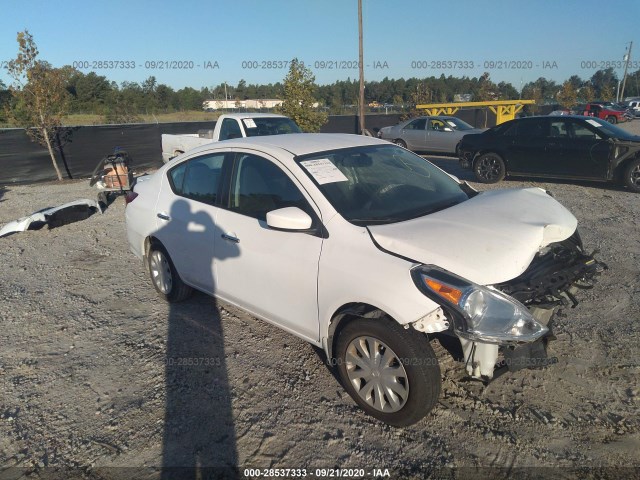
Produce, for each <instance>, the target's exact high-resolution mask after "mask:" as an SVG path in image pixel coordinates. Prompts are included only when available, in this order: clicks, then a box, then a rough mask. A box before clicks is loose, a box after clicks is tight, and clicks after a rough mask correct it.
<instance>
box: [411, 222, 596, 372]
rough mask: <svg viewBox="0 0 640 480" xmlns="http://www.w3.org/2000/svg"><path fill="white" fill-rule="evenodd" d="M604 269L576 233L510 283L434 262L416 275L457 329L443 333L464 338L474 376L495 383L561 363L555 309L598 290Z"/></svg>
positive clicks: (538, 257) (548, 248)
mask: <svg viewBox="0 0 640 480" xmlns="http://www.w3.org/2000/svg"><path fill="white" fill-rule="evenodd" d="M604 269H606V265H604V264H603V263H601V262H598V261H597V260H595V259H594V257H593V255H588V254H586V253H585V252H584V249H583V246H582V242H581V240H580V237H579V235H578V233H577V231H576V232H575V233H574V234H573V235H572V236H571V237H569V238H568V239H566V240H563V241H560V242H556V243H551V244H549V245H547V246H545V247H544V248H542V249H541V250H540V251H539V252H538V253H537V254H536V256H535V257H534V259H533V261H532V262H531V264H530V265H529V267H528V268H527V269H526V270H525V271H524V272H523V273H522V274H521V275H519V276H518V277H516V278H514V279H512V280H509V281H507V282H504V283H500V284H496V285H490V286H482V285H477V284H474V283H473V282H470V281H468V280H466V279H463V278H461V277H458V276H456V275H454V274H452V273H450V272H447V271H444V270H442V269H440V268H438V267H434V266H429V265H421V266H419V267H417V268H415V269H414V270H413V272H412V275H413V278H414V282H415V283H416V285H417V286H418V288H420V289H421V290H422V291H423V293H425V295H427V296H428V297H430V298H431V299H433V300H434V301H437V302H438V303H439V304H440V305H441V306H442V308H443V310H444V312H445V313H446V316H447V319H448V320H449V323H450V325H451V327H450V328H449V330H448V331H447V332H443V333H449V334H454V335H455V336H456V337H457V338H458V339H459V341H460V344H461V346H462V354H463V357H464V361H465V365H466V369H467V372H468V373H469V375H470V376H471V377H473V378H476V379H480V380H483V381H489V380H491V379H492V378H495V377H497V376H499V375H501V374H503V373H505V372H507V371H516V370H520V369H523V368H539V367H544V366H546V365H549V364H552V363H555V362H556V361H557V360H556V359H555V358H548V356H547V343H548V341H549V340H551V339H553V332H552V317H553V315H554V313H555V312H556V311H557V309H558V308H559V307H562V306H571V307H575V306H576V305H577V304H578V300H577V298H576V297H575V293H576V292H577V291H578V290H579V289H588V288H592V287H593V284H594V283H595V281H596V277H597V276H598V275H599V274H600V273H601V272H602V271H603V270H604Z"/></svg>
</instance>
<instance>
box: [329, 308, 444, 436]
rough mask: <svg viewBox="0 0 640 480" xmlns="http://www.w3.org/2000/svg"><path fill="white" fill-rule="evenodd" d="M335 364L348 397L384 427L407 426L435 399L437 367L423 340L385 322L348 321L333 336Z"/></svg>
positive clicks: (437, 386) (428, 409) (383, 319)
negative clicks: (385, 424)
mask: <svg viewBox="0 0 640 480" xmlns="http://www.w3.org/2000/svg"><path fill="white" fill-rule="evenodd" d="M336 361H337V365H338V373H339V376H340V380H341V381H342V384H343V386H344V388H345V389H346V390H347V392H349V395H351V397H352V398H353V399H354V400H355V402H356V403H357V404H358V405H360V407H362V409H363V410H364V411H365V412H366V413H368V414H369V415H371V416H372V417H375V418H377V419H378V420H381V421H383V422H385V423H387V424H389V425H393V426H396V427H405V426H408V425H412V424H414V423H416V422H418V421H420V420H421V419H422V418H423V417H424V416H425V415H427V414H428V413H429V412H430V411H431V409H432V408H433V407H434V406H435V404H436V402H437V401H438V396H439V395H440V384H441V378H440V367H439V365H438V360H437V358H436V356H435V353H434V352H433V349H432V348H431V345H430V344H429V340H428V339H427V337H426V336H425V335H424V334H422V333H420V332H418V331H415V330H405V329H404V328H402V327H401V326H400V325H399V324H398V323H397V322H395V321H394V320H392V319H391V318H388V317H382V318H379V319H376V320H363V319H362V320H361V319H358V320H353V321H351V322H349V323H348V324H347V325H346V326H345V327H344V328H343V329H342V330H341V331H340V334H339V336H338V340H337V344H336Z"/></svg>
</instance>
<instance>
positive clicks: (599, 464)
mask: <svg viewBox="0 0 640 480" xmlns="http://www.w3.org/2000/svg"><path fill="white" fill-rule="evenodd" d="M626 128H633V129H635V130H640V120H636V121H635V122H634V124H632V125H628V126H627V127H626ZM434 161H435V162H436V163H437V164H438V165H440V166H441V167H443V168H445V169H446V170H448V171H450V172H452V173H454V174H458V175H459V176H461V177H462V178H466V179H471V178H472V177H471V176H470V175H469V173H468V172H464V171H460V170H459V169H458V166H457V161H456V160H454V159H445V158H441V157H440V158H436V159H434ZM473 185H474V186H476V187H477V188H479V189H486V188H487V187H486V186H483V185H477V184H475V183H474V184H473ZM529 185H537V186H541V187H543V188H546V189H549V190H551V191H552V192H553V194H554V195H555V196H556V198H557V199H558V200H559V201H560V202H562V203H563V204H564V205H566V206H567V207H568V208H569V209H570V210H571V211H572V212H573V213H574V214H575V215H576V217H577V218H578V221H579V224H580V227H579V228H580V231H581V233H582V237H583V240H584V243H585V245H586V247H587V249H598V250H599V251H600V253H599V254H598V258H599V259H601V260H602V261H604V262H606V263H607V264H608V265H609V270H608V271H607V272H606V273H605V274H604V275H603V276H602V277H601V281H600V283H599V284H598V285H597V286H596V288H595V289H594V290H592V291H587V292H582V294H581V295H580V299H581V300H582V302H581V303H580V304H579V305H578V306H577V307H576V308H575V309H566V310H564V312H563V315H561V316H559V317H558V318H557V319H556V334H557V340H556V341H555V342H553V343H552V344H551V354H552V355H554V356H557V357H558V363H557V364H556V365H554V366H552V367H550V368H547V369H544V370H527V371H520V372H516V373H512V374H507V375H505V376H502V377H500V378H499V379H497V380H495V381H494V382H492V383H490V384H489V385H488V386H487V387H484V386H482V385H481V384H479V383H476V382H468V381H465V378H464V371H463V368H462V366H461V365H460V364H458V363H456V362H454V361H453V360H452V359H451V358H450V357H449V356H448V355H447V354H446V353H445V352H444V351H439V352H438V353H439V358H440V360H441V364H442V373H443V380H444V383H443V393H442V395H441V402H440V404H439V405H438V406H437V407H436V408H435V410H434V411H433V412H432V413H431V414H430V415H429V416H428V417H427V418H426V419H425V420H423V421H422V422H420V423H419V424H417V425H415V426H413V427H411V428H406V429H393V428H389V427H387V426H385V425H383V424H381V423H379V422H377V421H375V420H373V419H371V418H369V417H367V416H365V415H364V414H363V413H362V412H361V411H360V409H358V408H357V407H356V405H355V403H354V402H353V401H352V400H351V399H350V398H349V397H348V396H347V395H346V393H345V392H344V391H343V389H342V388H341V387H340V385H339V384H338V383H337V381H336V379H335V378H334V377H333V376H332V375H331V372H330V371H329V369H328V368H327V366H326V365H325V364H324V363H323V360H322V359H321V358H320V356H319V355H318V354H317V353H316V351H315V350H314V349H313V348H312V347H311V346H310V345H308V344H306V343H304V342H302V341H300V340H298V339H297V338H295V337H293V336H291V335H289V334H286V333H284V332H282V331H280V330H278V329H277V328H275V327H272V326H270V325H268V324H265V323H263V322H261V321H258V320H256V319H254V318H252V317H251V316H248V315H246V314H244V313H243V312H241V311H239V310H237V309H235V308H233V307H230V306H228V305H225V304H222V303H216V302H215V301H214V300H213V299H210V298H208V297H205V296H204V295H200V294H198V295H195V296H194V297H193V298H192V299H191V300H189V301H187V302H185V303H183V304H179V305H174V306H171V307H170V306H169V305H167V304H165V303H164V302H162V301H160V300H159V299H158V297H157V295H156V293H155V291H154V290H153V288H152V287H151V284H150V282H149V280H148V279H147V278H146V277H145V274H144V270H143V268H142V265H141V264H140V263H139V262H138V261H137V260H136V259H135V258H134V257H133V256H132V255H131V254H130V253H129V252H128V246H127V243H126V237H125V231H124V222H123V212H124V204H123V201H122V198H119V199H117V200H116V201H115V202H114V203H113V204H112V205H111V206H110V207H109V208H108V209H107V210H106V211H105V213H104V214H103V215H99V214H96V215H93V216H92V217H90V218H89V219H87V220H85V221H82V222H78V223H74V224H71V225H67V226H64V227H60V228H56V229H52V230H47V229H46V228H45V229H41V230H37V231H28V232H24V233H20V234H15V235H12V236H10V237H6V238H1V239H0V265H2V268H1V269H0V296H1V298H2V301H1V302H0V349H1V350H0V382H1V383H2V390H1V394H0V465H1V467H0V478H1V479H5V478H25V477H27V478H53V477H57V478H70V477H72V476H78V477H87V478H132V477H135V478H159V477H161V476H162V477H163V478H183V477H184V478H207V477H209V476H217V475H220V474H223V473H225V472H227V471H228V470H225V468H226V467H237V468H239V471H240V474H241V475H242V474H244V471H245V469H249V468H252V469H266V468H288V469H306V473H307V476H322V475H321V474H322V473H332V472H322V471H316V469H323V468H324V469H330V468H334V467H340V468H355V469H364V472H365V476H366V477H370V474H371V473H373V469H374V468H375V469H383V472H384V469H388V472H389V474H390V476H391V478H409V477H412V478H425V477H428V476H431V477H438V478H439V477H446V478H469V477H470V476H472V475H476V476H477V477H493V478H501V477H507V476H518V477H529V478H547V477H554V478H574V477H578V476H579V477H582V478H585V477H597V478H613V477H619V478H633V477H634V476H635V477H636V478H638V477H637V476H638V475H639V474H640V470H639V469H640V454H639V453H638V452H640V415H639V413H640V411H639V410H640V409H639V406H640V397H639V394H640V393H639V392H640V386H639V382H638V375H639V373H640V361H639V350H640V349H639V343H640V335H639V333H640V268H639V265H640V195H638V194H632V193H629V192H626V191H624V190H623V189H621V188H618V187H611V186H606V185H599V184H585V183H569V182H534V181H520V180H518V181H516V180H507V181H504V182H502V183H501V184H499V185H497V186H495V187H494V188H511V187H520V186H529ZM95 196H96V192H95V191H94V190H93V189H92V188H90V187H89V186H88V182H86V181H74V182H65V183H63V184H56V183H50V184H39V185H31V186H11V185H9V186H5V187H4V188H2V189H0V225H1V224H4V223H5V222H8V221H11V220H14V219H16V218H18V217H21V216H23V215H26V214H28V213H31V212H33V211H35V210H38V209H41V208H44V207H47V206H53V205H59V204H62V203H65V202H67V201H71V200H75V199H78V198H83V197H87V198H95ZM471 247H472V245H470V248H471ZM163 466H164V467H189V468H181V469H176V470H168V471H167V470H165V471H164V473H165V475H162V473H161V471H160V467H163ZM201 467H215V468H211V469H204V470H201V471H198V472H195V471H194V470H193V469H200V468H201ZM452 467H454V468H452ZM262 473H264V472H262ZM267 473H268V472H267ZM272 473H273V475H274V476H275V472H272ZM302 473H304V472H302V471H298V472H297V474H298V475H301V474H302ZM342 473H344V472H342ZM347 473H349V472H347ZM350 473H355V474H356V475H358V474H359V473H360V472H359V471H357V470H356V471H353V472H350ZM293 474H294V475H295V474H296V472H295V471H294V472H293Z"/></svg>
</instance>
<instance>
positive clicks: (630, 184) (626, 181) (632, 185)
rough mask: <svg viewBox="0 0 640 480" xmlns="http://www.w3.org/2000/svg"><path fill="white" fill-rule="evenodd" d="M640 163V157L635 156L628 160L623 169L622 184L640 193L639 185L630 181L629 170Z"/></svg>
mask: <svg viewBox="0 0 640 480" xmlns="http://www.w3.org/2000/svg"><path fill="white" fill-rule="evenodd" d="M638 165H640V158H635V159H633V160H631V161H630V162H629V164H628V165H627V166H626V168H625V169H624V184H625V186H626V187H627V188H628V189H629V190H631V191H632V192H636V193H640V186H638V185H636V184H635V183H633V182H631V171H632V170H633V169H635V168H636V167H637V166H638Z"/></svg>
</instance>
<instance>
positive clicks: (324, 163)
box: [300, 158, 349, 185]
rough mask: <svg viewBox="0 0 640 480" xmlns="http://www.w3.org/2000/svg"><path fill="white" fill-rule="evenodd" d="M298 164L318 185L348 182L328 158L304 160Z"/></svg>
mask: <svg viewBox="0 0 640 480" xmlns="http://www.w3.org/2000/svg"><path fill="white" fill-rule="evenodd" d="M300 164H301V165H302V166H303V167H304V168H306V169H307V172H309V173H310V174H311V176H312V177H313V178H315V180H316V182H318V183H319V184H320V185H324V184H325V183H335V182H348V181H349V179H348V178H347V177H345V176H344V174H343V173H342V172H341V171H340V170H338V167H336V166H335V165H334V164H333V163H331V160H329V159H328V158H319V159H317V160H305V161H304V162H300Z"/></svg>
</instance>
